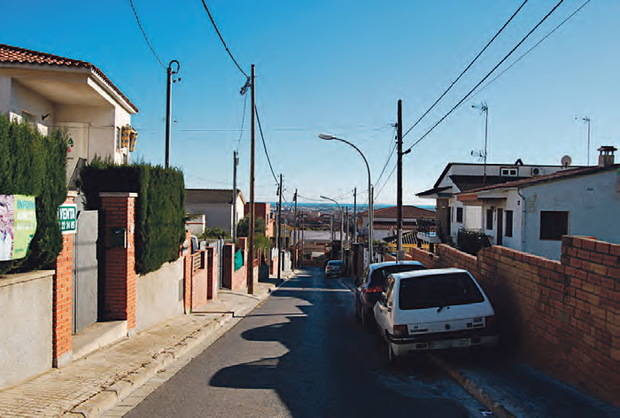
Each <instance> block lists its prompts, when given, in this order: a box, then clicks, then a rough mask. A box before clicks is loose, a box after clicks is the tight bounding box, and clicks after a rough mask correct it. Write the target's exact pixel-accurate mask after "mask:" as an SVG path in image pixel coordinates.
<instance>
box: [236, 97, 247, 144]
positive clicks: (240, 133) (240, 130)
mask: <svg viewBox="0 0 620 418" xmlns="http://www.w3.org/2000/svg"><path fill="white" fill-rule="evenodd" d="M247 103H248V95H247V94H244V95H243V112H242V113H241V129H239V139H237V149H236V151H237V152H239V146H240V145H241V138H243V127H244V126H245V108H246V105H247Z"/></svg>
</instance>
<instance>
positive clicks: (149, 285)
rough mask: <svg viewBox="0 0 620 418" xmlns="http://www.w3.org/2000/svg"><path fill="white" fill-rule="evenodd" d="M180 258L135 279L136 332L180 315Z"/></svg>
mask: <svg viewBox="0 0 620 418" xmlns="http://www.w3.org/2000/svg"><path fill="white" fill-rule="evenodd" d="M183 261H184V260H183V257H180V258H179V259H178V260H176V261H174V262H172V263H166V264H164V265H163V266H161V268H160V269H159V270H157V271H154V272H151V273H148V274H145V275H141V276H138V278H137V283H136V285H137V291H136V331H141V330H143V329H146V328H149V327H151V326H153V325H156V324H157V323H158V322H161V321H164V320H166V319H168V318H171V317H172V316H174V315H178V314H182V313H183V293H184V292H183Z"/></svg>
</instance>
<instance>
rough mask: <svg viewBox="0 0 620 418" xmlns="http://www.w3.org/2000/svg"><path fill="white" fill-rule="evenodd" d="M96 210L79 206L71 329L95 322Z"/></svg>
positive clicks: (97, 219)
mask: <svg viewBox="0 0 620 418" xmlns="http://www.w3.org/2000/svg"><path fill="white" fill-rule="evenodd" d="M98 230H99V213H98V211H96V210H80V211H79V212H78V218H77V232H76V235H75V248H74V260H75V264H74V267H75V268H74V274H73V332H74V333H77V332H79V331H81V330H83V329H84V328H86V327H88V326H89V325H91V324H93V323H95V322H97V288H98V283H97V281H98V276H99V274H98V263H97V237H98Z"/></svg>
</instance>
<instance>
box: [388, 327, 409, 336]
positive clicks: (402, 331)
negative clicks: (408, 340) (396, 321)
mask: <svg viewBox="0 0 620 418" xmlns="http://www.w3.org/2000/svg"><path fill="white" fill-rule="evenodd" d="M392 335H394V336H395V337H406V336H408V335H409V330H408V329H407V325H394V328H393V329H392Z"/></svg>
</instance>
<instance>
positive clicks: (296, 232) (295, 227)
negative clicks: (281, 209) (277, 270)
mask: <svg viewBox="0 0 620 418" xmlns="http://www.w3.org/2000/svg"><path fill="white" fill-rule="evenodd" d="M293 200H294V201H295V212H294V214H293V219H294V220H295V221H294V223H293V248H294V250H295V268H297V264H298V259H299V248H297V243H298V241H299V221H298V220H297V189H295V195H294V196H293Z"/></svg>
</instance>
